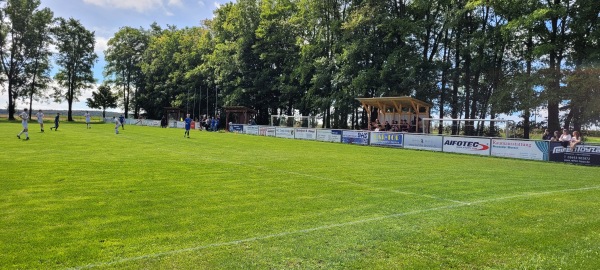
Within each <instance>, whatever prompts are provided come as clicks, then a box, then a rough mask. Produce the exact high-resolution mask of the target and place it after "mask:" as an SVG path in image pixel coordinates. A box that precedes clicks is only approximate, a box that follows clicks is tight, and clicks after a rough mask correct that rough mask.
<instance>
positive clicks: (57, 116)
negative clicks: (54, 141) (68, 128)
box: [50, 113, 60, 131]
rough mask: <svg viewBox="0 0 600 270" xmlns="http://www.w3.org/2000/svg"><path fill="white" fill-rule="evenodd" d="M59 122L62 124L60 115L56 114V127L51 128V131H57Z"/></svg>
mask: <svg viewBox="0 0 600 270" xmlns="http://www.w3.org/2000/svg"><path fill="white" fill-rule="evenodd" d="M59 122H60V113H56V117H54V127H51V128H50V130H52V129H54V131H57V130H58V123H59Z"/></svg>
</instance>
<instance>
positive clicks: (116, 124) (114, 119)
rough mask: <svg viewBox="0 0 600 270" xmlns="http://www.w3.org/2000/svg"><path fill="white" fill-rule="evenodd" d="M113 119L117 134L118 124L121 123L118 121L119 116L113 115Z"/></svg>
mask: <svg viewBox="0 0 600 270" xmlns="http://www.w3.org/2000/svg"><path fill="white" fill-rule="evenodd" d="M113 121H114V122H115V134H119V126H120V125H121V122H120V121H119V118H116V117H114V116H113Z"/></svg>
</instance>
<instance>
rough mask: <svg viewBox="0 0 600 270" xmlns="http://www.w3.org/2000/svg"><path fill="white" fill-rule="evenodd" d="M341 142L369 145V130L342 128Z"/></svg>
mask: <svg viewBox="0 0 600 270" xmlns="http://www.w3.org/2000/svg"><path fill="white" fill-rule="evenodd" d="M342 143H348V144H360V145H369V132H368V131H354V130H344V131H343V132H342Z"/></svg>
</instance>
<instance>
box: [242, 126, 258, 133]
mask: <svg viewBox="0 0 600 270" xmlns="http://www.w3.org/2000/svg"><path fill="white" fill-rule="evenodd" d="M244 128H245V130H246V134H250V135H258V129H259V127H258V126H244Z"/></svg>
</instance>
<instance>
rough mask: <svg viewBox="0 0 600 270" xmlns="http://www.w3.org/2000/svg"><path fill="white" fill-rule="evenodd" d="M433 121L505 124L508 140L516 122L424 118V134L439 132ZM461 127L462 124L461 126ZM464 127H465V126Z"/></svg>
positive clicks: (505, 120)
mask: <svg viewBox="0 0 600 270" xmlns="http://www.w3.org/2000/svg"><path fill="white" fill-rule="evenodd" d="M432 121H438V122H459V123H460V122H483V123H485V122H488V123H492V122H494V123H495V122H500V123H505V128H504V133H505V134H504V135H505V137H506V138H508V134H509V130H512V129H514V127H515V121H513V120H507V119H452V118H423V121H422V125H423V132H426V131H429V132H426V133H431V130H437V126H436V127H430V125H431V122H432ZM459 126H460V124H459ZM463 126H464V125H463Z"/></svg>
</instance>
